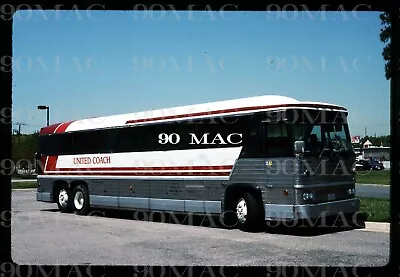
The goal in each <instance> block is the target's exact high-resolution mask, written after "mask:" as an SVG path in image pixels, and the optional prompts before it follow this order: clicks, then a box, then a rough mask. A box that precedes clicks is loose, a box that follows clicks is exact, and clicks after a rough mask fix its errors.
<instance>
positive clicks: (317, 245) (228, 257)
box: [12, 190, 389, 266]
mask: <svg viewBox="0 0 400 277" xmlns="http://www.w3.org/2000/svg"><path fill="white" fill-rule="evenodd" d="M186 219H187V218H186ZM183 220H184V218H181V217H177V218H175V219H173V220H172V222H171V223H166V222H167V220H166V218H165V220H164V218H158V219H155V220H148V218H147V219H146V218H143V214H142V213H133V212H131V213H115V212H113V213H107V214H106V215H105V216H103V215H102V214H101V213H97V215H92V216H78V215H75V214H62V213H60V212H58V210H57V205H56V204H49V203H41V202H37V201H36V200H35V192H34V190H32V191H14V192H13V199H12V257H13V260H14V262H16V263H18V264H50V265H53V264H106V265H130V264H148V265H188V266H191V265H216V266H219V265H239V266H245V265H253V266H265V265H289V266H290V265H307V266H308V265H309V266H338V265H339V266H353V265H358V266H383V265H386V264H387V262H388V259H389V234H388V233H379V232H366V231H363V230H343V229H340V228H335V229H332V228H330V229H326V228H319V229H318V228H317V229H318V230H315V229H314V230H310V229H307V228H300V229H299V228H298V229H295V228H288V227H286V228H284V227H281V228H272V227H271V228H267V229H266V230H265V231H263V232H259V233H247V232H243V231H240V230H237V229H231V230H229V229H225V228H223V227H218V226H215V225H213V224H212V222H211V221H212V219H211V221H210V219H209V218H208V219H207V218H205V217H204V218H200V219H199V218H197V219H195V222H199V221H200V224H198V223H194V224H191V223H190V222H189V223H187V222H188V221H187V220H186V223H185V224H179V222H182V221H183ZM201 222H203V223H202V224H201Z"/></svg>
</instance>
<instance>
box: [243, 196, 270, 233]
mask: <svg viewBox="0 0 400 277" xmlns="http://www.w3.org/2000/svg"><path fill="white" fill-rule="evenodd" d="M262 215H263V211H262V210H261V205H260V203H258V201H257V199H256V198H255V197H254V196H253V195H252V194H251V193H245V194H243V196H241V197H239V198H238V199H237V201H236V220H237V225H238V228H239V229H240V230H243V231H259V230H261V229H262V227H264V226H265V220H264V218H263V216H262Z"/></svg>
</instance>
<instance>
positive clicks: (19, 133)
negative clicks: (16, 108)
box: [14, 123, 27, 135]
mask: <svg viewBox="0 0 400 277" xmlns="http://www.w3.org/2000/svg"><path fill="white" fill-rule="evenodd" d="M14 125H18V133H17V134H18V135H21V126H25V125H27V124H26V123H14Z"/></svg>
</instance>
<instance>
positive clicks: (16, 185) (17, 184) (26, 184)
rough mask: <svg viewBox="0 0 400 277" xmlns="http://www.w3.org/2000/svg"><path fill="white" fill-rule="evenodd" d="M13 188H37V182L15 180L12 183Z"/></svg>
mask: <svg viewBox="0 0 400 277" xmlns="http://www.w3.org/2000/svg"><path fill="white" fill-rule="evenodd" d="M11 186H12V189H29V188H36V186H37V184H36V182H24V181H21V182H15V183H11Z"/></svg>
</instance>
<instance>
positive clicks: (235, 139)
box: [158, 133, 242, 144]
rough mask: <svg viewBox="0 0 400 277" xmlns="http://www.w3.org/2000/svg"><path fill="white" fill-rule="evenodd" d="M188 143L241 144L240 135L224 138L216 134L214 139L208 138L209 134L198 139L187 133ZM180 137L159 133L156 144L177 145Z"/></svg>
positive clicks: (235, 134) (175, 134) (233, 134)
mask: <svg viewBox="0 0 400 277" xmlns="http://www.w3.org/2000/svg"><path fill="white" fill-rule="evenodd" d="M189 136H190V142H189V144H240V143H242V134H241V133H232V134H229V135H228V136H226V138H224V137H223V136H222V135H221V134H220V133H217V134H216V135H215V136H214V137H210V133H205V134H203V135H202V136H201V137H200V138H198V137H197V136H196V134H194V133H189ZM180 139H181V138H180V136H179V135H178V134H177V133H172V134H169V135H168V134H166V133H161V134H159V135H158V143H160V144H167V143H171V144H178V143H179V142H180Z"/></svg>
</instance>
